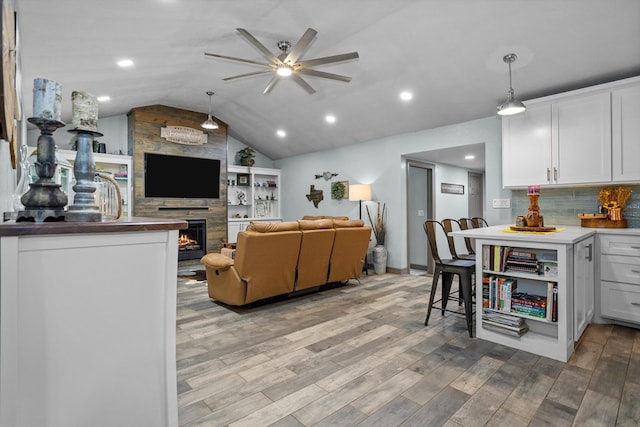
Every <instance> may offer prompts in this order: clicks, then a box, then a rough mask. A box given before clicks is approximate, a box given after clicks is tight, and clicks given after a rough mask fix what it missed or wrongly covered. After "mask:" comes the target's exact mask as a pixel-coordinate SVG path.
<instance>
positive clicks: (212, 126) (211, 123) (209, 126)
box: [200, 90, 218, 130]
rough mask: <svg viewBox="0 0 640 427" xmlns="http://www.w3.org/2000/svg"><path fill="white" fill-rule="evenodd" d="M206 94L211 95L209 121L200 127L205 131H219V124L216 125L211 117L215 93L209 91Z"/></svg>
mask: <svg viewBox="0 0 640 427" xmlns="http://www.w3.org/2000/svg"><path fill="white" fill-rule="evenodd" d="M206 93H207V95H209V115H208V116H207V120H205V121H204V122H202V124H201V125H200V126H201V127H202V128H204V129H209V130H214V129H218V123H216V122H215V121H214V120H213V117H211V97H212V96H213V91H210V90H208V91H207V92H206Z"/></svg>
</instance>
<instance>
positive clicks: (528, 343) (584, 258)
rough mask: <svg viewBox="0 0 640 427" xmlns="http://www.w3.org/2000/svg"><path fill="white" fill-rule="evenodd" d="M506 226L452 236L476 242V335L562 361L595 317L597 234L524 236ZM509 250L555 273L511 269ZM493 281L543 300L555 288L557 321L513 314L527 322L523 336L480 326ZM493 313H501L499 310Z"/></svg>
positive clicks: (571, 230)
mask: <svg viewBox="0 0 640 427" xmlns="http://www.w3.org/2000/svg"><path fill="white" fill-rule="evenodd" d="M509 227H510V226H509V225H501V226H493V227H484V228H477V229H472V230H464V231H458V232H454V233H452V234H453V235H454V236H464V237H470V238H473V239H475V246H474V247H475V251H476V336H477V337H478V338H481V339H485V340H488V341H492V342H496V343H499V344H503V345H506V346H509V347H513V348H517V349H520V350H524V351H528V352H531V353H535V354H538V355H541V356H545V357H550V358H552V359H556V360H560V361H563V362H566V361H567V360H568V359H569V357H570V356H571V354H572V353H573V349H574V343H575V341H577V340H578V338H579V337H580V335H581V334H582V332H583V331H584V328H586V326H587V324H588V323H589V322H590V321H591V319H592V317H593V315H594V297H593V295H594V289H593V286H594V266H595V262H594V255H595V252H594V251H595V246H594V242H595V233H596V230H594V229H589V228H582V227H569V226H568V227H558V231H556V232H553V233H531V232H529V233H523V232H511V231H510V229H509ZM507 230H509V231H507ZM510 250H515V251H516V252H519V253H522V254H527V255H530V256H532V257H534V258H535V259H536V260H537V261H539V262H542V261H546V262H547V265H548V266H549V265H550V266H553V267H556V266H557V268H552V269H550V270H551V271H550V272H548V273H547V274H545V273H544V272H543V273H541V274H539V273H537V272H527V271H514V270H511V269H510V268H507V267H506V265H505V260H506V257H507V255H506V254H507V253H509V251H510ZM496 259H497V261H496ZM494 279H495V280H498V279H502V280H513V281H515V282H517V290H518V291H519V292H526V293H528V294H531V295H539V296H540V297H544V298H545V301H546V298H547V296H549V298H551V292H552V291H553V290H554V289H555V291H553V292H557V303H556V310H557V316H556V319H555V320H552V318H551V317H550V316H549V317H545V318H540V317H536V316H527V315H524V314H517V315H515V316H516V317H520V318H524V319H525V322H526V325H527V327H528V331H527V332H526V333H524V334H523V335H522V336H517V335H513V334H508V333H505V332H500V330H499V329H496V328H495V327H494V328H491V327H490V325H489V324H488V323H486V324H483V316H482V315H483V311H484V309H485V308H483V307H482V305H483V301H484V300H486V295H487V292H486V289H487V288H486V286H487V285H486V283H487V281H489V280H494ZM483 282H485V294H484V295H483ZM485 305H486V302H485ZM490 310H491V309H490ZM495 312H497V313H501V312H502V313H504V311H501V310H495ZM511 315H513V313H511Z"/></svg>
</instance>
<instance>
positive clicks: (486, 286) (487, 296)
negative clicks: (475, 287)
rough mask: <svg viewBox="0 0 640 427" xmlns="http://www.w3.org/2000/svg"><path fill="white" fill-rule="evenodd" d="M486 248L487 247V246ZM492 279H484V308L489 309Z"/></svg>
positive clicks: (487, 277)
mask: <svg viewBox="0 0 640 427" xmlns="http://www.w3.org/2000/svg"><path fill="white" fill-rule="evenodd" d="M485 247H486V246H485ZM490 286H491V278H490V277H489V276H484V277H482V307H484V308H489V301H490V295H491V293H490V290H489V287H490Z"/></svg>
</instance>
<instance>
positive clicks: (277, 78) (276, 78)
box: [262, 74, 280, 95]
mask: <svg viewBox="0 0 640 427" xmlns="http://www.w3.org/2000/svg"><path fill="white" fill-rule="evenodd" d="M279 81H280V76H279V75H277V74H276V75H274V76H273V78H272V79H271V81H270V82H269V84H268V85H267V87H265V88H264V92H262V94H263V95H266V94H268V93H269V92H271V89H273V88H274V87H275V85H276V84H278V82H279Z"/></svg>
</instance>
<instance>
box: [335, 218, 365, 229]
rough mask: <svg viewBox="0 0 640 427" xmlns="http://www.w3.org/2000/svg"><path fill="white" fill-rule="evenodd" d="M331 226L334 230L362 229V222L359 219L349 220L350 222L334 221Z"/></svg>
mask: <svg viewBox="0 0 640 427" xmlns="http://www.w3.org/2000/svg"><path fill="white" fill-rule="evenodd" d="M333 226H334V227H335V228H346V227H364V221H363V220H361V219H350V220H340V219H334V220H333Z"/></svg>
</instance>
